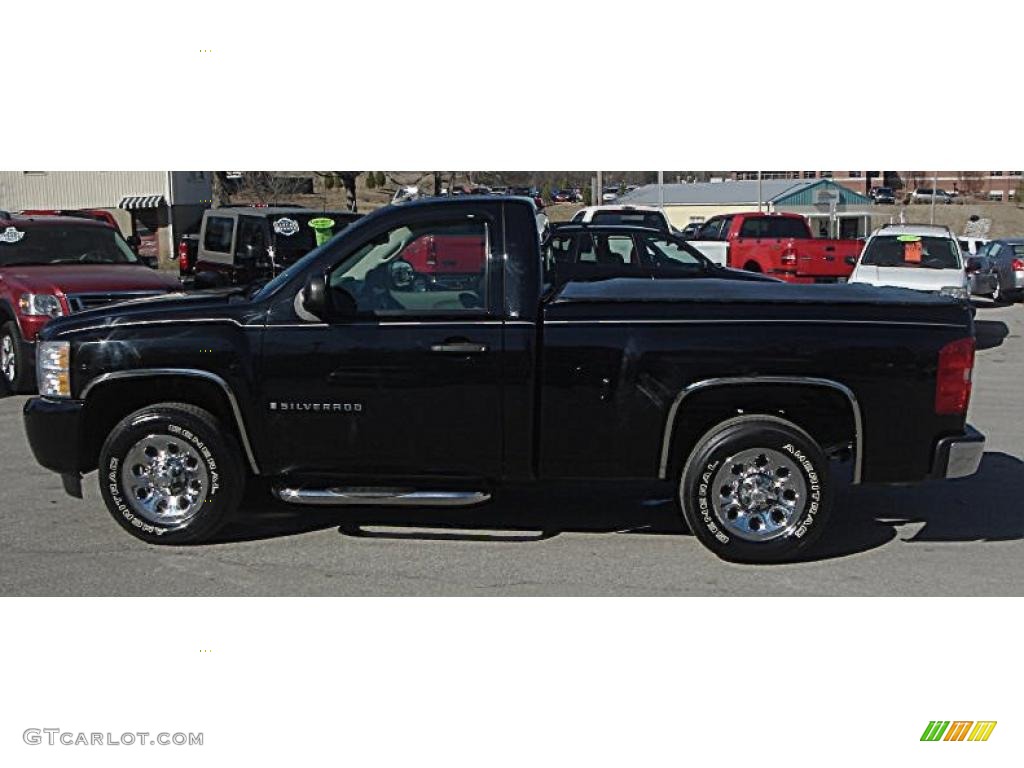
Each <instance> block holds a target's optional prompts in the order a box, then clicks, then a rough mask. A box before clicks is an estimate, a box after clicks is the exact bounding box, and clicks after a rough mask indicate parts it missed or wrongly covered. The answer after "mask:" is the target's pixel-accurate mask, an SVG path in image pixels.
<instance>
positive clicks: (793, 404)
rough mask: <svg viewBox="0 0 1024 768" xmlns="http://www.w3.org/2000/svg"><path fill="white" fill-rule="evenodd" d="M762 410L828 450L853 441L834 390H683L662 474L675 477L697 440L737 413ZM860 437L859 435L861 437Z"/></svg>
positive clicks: (845, 407)
mask: <svg viewBox="0 0 1024 768" xmlns="http://www.w3.org/2000/svg"><path fill="white" fill-rule="evenodd" d="M757 414H764V415H770V416H780V417H782V418H784V419H786V420H787V421H791V422H793V423H794V424H796V425H797V426H798V427H800V428H801V429H803V430H804V431H805V432H807V433H808V434H809V435H810V436H811V437H813V438H814V440H815V442H817V443H818V445H820V446H821V448H822V449H823V450H824V451H826V452H828V451H830V450H834V449H837V448H840V447H842V446H845V445H847V444H849V443H852V442H854V440H855V437H856V431H857V427H856V421H855V419H854V410H853V406H852V404H851V403H850V401H849V399H847V397H846V395H845V394H843V393H842V392H840V391H839V390H836V389H832V388H830V387H826V386H820V385H812V384H755V385H747V384H735V385H723V386H715V387H709V388H707V389H704V390H698V391H696V392H693V393H691V394H689V395H687V396H686V397H685V398H684V400H683V401H682V403H680V406H679V409H678V410H677V411H676V414H675V420H674V423H673V426H672V432H671V441H670V444H669V452H668V458H669V463H668V465H667V467H666V477H668V478H669V479H671V478H675V477H676V476H677V475H678V474H679V472H680V471H681V470H682V468H683V464H684V463H685V462H686V459H687V457H688V456H689V455H690V452H691V451H692V450H693V449H694V447H695V446H696V444H697V441H698V440H700V438H701V437H702V436H703V435H705V434H706V433H707V432H708V430H710V429H711V428H712V427H714V426H715V425H716V424H720V423H722V422H723V421H726V420H727V419H731V418H733V417H735V416H738V415H757ZM862 439H863V438H862Z"/></svg>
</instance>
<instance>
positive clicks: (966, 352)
mask: <svg viewBox="0 0 1024 768" xmlns="http://www.w3.org/2000/svg"><path fill="white" fill-rule="evenodd" d="M973 369H974V339H958V340H957V341H951V342H950V343H949V344H947V345H946V346H944V347H943V348H942V349H940V350H939V370H938V374H937V375H936V377H935V413H937V414H938V415H940V416H951V415H956V414H963V413H967V404H968V403H969V402H970V401H971V371H972V370H973Z"/></svg>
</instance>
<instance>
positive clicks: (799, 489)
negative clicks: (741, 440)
mask: <svg viewBox="0 0 1024 768" xmlns="http://www.w3.org/2000/svg"><path fill="white" fill-rule="evenodd" d="M709 491H710V492H709V496H710V497H711V502H712V507H713V509H714V511H715V515H716V516H717V517H718V520H719V522H720V523H721V524H722V527H723V528H725V530H726V531H728V532H729V533H731V534H733V535H735V536H738V537H739V538H741V539H746V540H747V541H769V540H771V539H775V538H779V537H780V536H785V535H787V534H788V533H790V532H791V531H792V530H793V529H795V528H796V526H797V525H798V523H799V522H800V518H801V516H802V515H803V512H804V509H805V508H806V506H807V483H806V482H805V481H804V476H803V473H802V472H801V471H800V469H799V467H798V466H797V464H796V462H795V461H793V459H791V458H790V457H789V456H787V455H786V454H784V453H782V452H780V451H776V450H773V449H771V448H750V449H747V450H744V451H741V452H739V453H737V454H735V455H734V456H730V457H729V458H727V459H726V460H725V461H723V462H722V466H721V467H719V469H718V471H717V472H716V473H715V477H714V480H713V481H712V486H711V488H710V489H709Z"/></svg>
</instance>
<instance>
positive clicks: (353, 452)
mask: <svg viewBox="0 0 1024 768" xmlns="http://www.w3.org/2000/svg"><path fill="white" fill-rule="evenodd" d="M213 215H215V214H211V217H212V216H213ZM216 215H220V214H216ZM242 215H243V213H242V212H239V213H238V216H239V217H240V216H242ZM270 215H271V217H273V216H276V215H279V214H278V213H271V214H270ZM619 215H620V217H621V215H622V214H619ZM631 215H632V214H631ZM232 218H234V217H232ZM621 221H622V219H621V218H620V222H621ZM735 221H736V219H735V218H733V219H732V220H731V221H730V228H732V227H733V223H734V222H735ZM775 221H781V220H780V219H774V218H771V217H768V222H769V223H772V222H775ZM644 223H645V222H643V221H640V222H637V223H633V222H629V223H606V222H604V221H602V219H601V217H600V216H599V215H598V212H592V213H591V214H590V215H589V221H581V222H575V223H568V224H565V225H560V226H555V227H553V228H552V230H551V233H550V235H549V236H548V237H547V238H545V239H544V240H543V241H542V240H541V238H539V237H538V227H537V207H536V205H535V204H533V203H531V202H530V201H529V200H527V199H523V198H522V197H495V196H486V197H485V196H472V197H470V196H466V197H460V196H457V197H447V198H426V199H423V200H418V201H412V202H409V203H405V204H402V205H392V206H386V207H384V208H382V209H380V210H378V211H375V212H373V213H371V214H369V215H367V216H365V217H363V218H361V219H359V220H357V221H354V222H353V223H351V224H349V225H348V226H346V227H344V228H343V229H341V231H340V232H339V233H338V234H336V235H335V236H334V237H333V238H332V239H331V240H330V241H329V242H328V243H327V244H325V245H324V246H323V247H321V248H317V249H315V250H313V251H311V252H310V253H309V254H307V255H306V256H305V257H304V258H303V259H300V260H299V261H297V262H294V263H293V264H292V265H291V266H290V267H289V268H288V269H285V270H283V271H280V272H278V273H277V274H276V276H275V277H273V279H271V280H270V281H269V282H267V283H265V284H262V285H257V286H255V287H252V288H248V289H243V288H241V287H237V288H234V289H228V290H225V291H220V292H206V293H203V292H197V293H194V294H192V295H188V296H180V297H170V298H167V297H165V298H161V299H159V300H143V301H136V302H128V303H124V304H119V305H117V306H112V307H101V308H96V309H88V310H85V311H81V312H77V313H72V314H67V313H56V314H59V315H61V316H58V317H55V318H54V319H52V320H51V321H50V322H49V323H48V324H47V325H46V326H45V327H44V328H43V329H42V330H41V331H40V332H39V333H38V351H37V363H38V364H37V369H38V373H39V392H40V394H39V396H38V397H36V398H33V399H31V400H29V401H28V403H27V404H26V406H25V410H24V421H25V429H26V433H27V435H28V440H29V444H30V446H31V449H32V451H33V454H34V455H35V457H36V459H37V461H38V462H39V463H40V464H41V465H42V466H44V467H46V468H47V469H50V470H52V471H54V472H57V473H59V474H60V475H61V477H62V480H63V483H64V487H65V490H67V491H68V493H70V494H71V495H73V496H76V497H78V498H81V496H82V478H83V475H84V474H87V473H91V472H94V471H97V475H98V481H99V489H100V493H101V495H102V498H103V501H104V503H105V505H106V507H107V509H108V511H109V513H110V514H111V515H112V517H113V518H114V519H115V520H116V521H117V523H118V524H119V525H121V526H122V527H123V528H124V529H125V530H126V531H127V532H129V533H130V534H132V535H133V536H136V537H138V538H140V539H142V540H144V541H147V542H151V543H155V544H160V543H166V544H179V543H184V542H200V541H207V540H209V539H210V538H211V537H212V536H214V535H215V534H216V532H217V531H218V530H219V529H220V528H221V527H222V526H224V525H225V524H227V523H228V522H229V521H230V520H232V519H233V518H234V517H235V516H236V515H237V514H239V513H240V512H241V511H242V507H241V500H242V498H243V495H244V493H245V491H246V486H247V485H248V484H249V483H250V481H251V479H252V478H253V477H255V476H259V477H260V479H261V483H265V484H266V486H268V487H270V488H271V489H272V490H273V493H274V494H275V495H276V497H277V498H278V499H280V500H281V501H283V502H285V503H288V504H295V505H306V506H318V505H356V506H365V505H368V504H377V505H399V506H410V505H411V506H431V505H434V506H436V505H442V506H467V505H473V504H480V503H484V502H486V501H487V500H489V499H490V498H491V497H492V496H493V495H494V494H495V493H500V492H501V491H502V489H503V488H505V487H506V486H508V485H512V484H514V485H522V484H529V483H542V482H549V481H559V480H565V479H568V478H574V479H576V480H581V479H582V480H586V481H588V482H589V483H591V484H598V483H603V482H622V481H627V480H636V479H647V480H654V481H658V482H662V483H664V484H665V486H666V490H668V489H671V495H672V496H673V497H675V498H676V499H678V501H679V504H680V513H681V515H682V516H683V517H684V518H685V520H686V522H687V524H688V526H689V528H690V530H691V531H692V532H693V534H694V535H695V536H696V537H697V538H698V540H700V541H701V542H702V543H703V544H704V545H705V546H707V547H708V548H709V549H710V550H711V551H713V552H714V553H715V554H717V555H719V556H720V557H724V558H728V559H732V560H739V561H747V562H771V561H778V560H790V559H793V558H795V557H799V556H800V554H801V553H802V552H804V551H805V550H806V549H807V547H808V546H810V545H811V544H812V543H813V542H814V541H815V540H817V539H818V538H819V537H820V536H821V534H822V533H823V532H824V531H825V530H826V529H827V528H828V527H829V524H830V523H829V518H830V516H831V514H832V512H833V509H834V502H833V492H834V485H835V482H834V480H833V478H832V470H831V467H830V460H831V458H836V457H841V456H845V455H849V456H850V457H852V460H851V463H852V470H851V471H852V475H853V481H854V482H855V483H862V482H864V483H908V482H916V481H921V480H926V479H941V478H955V477H963V476H966V475H970V474H972V473H973V472H975V471H976V469H977V467H978V465H979V463H980V461H981V456H982V452H983V450H984V444H985V442H984V437H983V436H982V435H980V434H979V433H978V432H976V431H975V430H973V429H971V428H970V427H969V426H968V425H967V423H966V413H967V408H968V403H969V399H970V394H971V371H972V368H973V364H974V346H975V345H974V338H973V319H972V315H971V312H970V310H969V308H968V307H967V306H966V305H965V304H964V303H963V302H962V301H958V300H956V299H954V298H951V297H949V296H945V295H941V294H940V293H934V294H933V293H925V292H918V291H908V290H896V289H891V288H884V287H875V286H871V285H835V284H833V285H788V284H785V283H784V282H782V281H780V280H778V279H776V278H774V277H772V276H770V275H769V274H767V273H765V274H755V273H753V272H750V271H744V270H734V269H730V268H728V267H725V266H722V265H717V264H713V263H712V262H711V261H710V260H709V259H708V258H707V257H706V256H705V255H703V254H702V253H701V252H700V251H699V250H697V248H695V247H694V244H693V243H690V242H687V241H686V240H684V239H683V238H682V237H681V236H680V235H679V234H678V233H676V232H674V231H671V230H670V229H669V228H667V227H665V226H664V225H663V224H661V223H658V225H657V226H643V224H644ZM11 226H12V227H14V230H13V234H11V235H9V236H6V237H8V238H9V239H10V240H11V241H12V242H13V244H14V245H15V246H17V244H18V243H20V242H22V241H24V243H29V242H30V236H31V234H32V233H28V232H26V231H25V230H23V229H21V228H19V227H18V226H17V223H15V224H12V225H11ZM81 226H89V224H87V223H83V224H82V225H81ZM93 226H95V227H100V226H101V225H98V224H97V225H93ZM207 226H208V227H212V226H213V225H212V224H210V223H209V222H207ZM216 226H217V227H221V226H223V229H222V230H221V231H222V232H223V233H227V232H228V230H229V229H230V231H231V233H232V235H231V239H232V242H233V243H234V238H236V237H238V235H237V227H238V226H239V225H238V224H237V223H234V222H232V223H231V226H230V227H228V225H227V224H223V225H221V224H218V225H216ZM717 226H718V227H719V230H721V229H724V222H719V223H718V225H717ZM771 226H772V227H773V226H775V225H774V223H772V224H771ZM751 227H756V228H757V232H756V233H755V232H754V230H753V229H751V230H750V231H749V232H747V233H746V234H745V235H744V238H742V239H747V238H748V237H754V239H757V238H756V237H755V235H756V234H761V235H762V237H761V238H760V239H762V240H767V241H769V242H772V241H774V240H777V239H782V240H785V241H787V242H788V241H789V240H790V239H793V240H803V239H804V238H802V237H791V233H789V232H781V233H775V232H773V231H771V227H768V224H767V223H766V222H765V221H760V220H756V219H751ZM766 227H767V228H766ZM741 228H742V226H741ZM40 229H42V228H40ZM97 231H99V230H97ZM103 232H104V235H105V236H106V237H107V238H108V240H112V238H113V237H114V235H115V234H116V233H114V232H113V230H110V229H109V228H106V229H104V230H103ZM776 234H778V235H779V237H775V235H776ZM910 236H911V235H910V233H900V234H896V233H892V236H891V238H890V235H889V234H886V235H884V236H883V235H879V239H882V238H883V237H884V238H885V239H886V242H885V243H880V244H879V246H878V249H879V250H878V252H879V259H880V260H882V261H884V262H885V264H888V263H889V261H895V260H896V258H897V257H898V258H900V259H902V261H903V262H904V263H909V264H917V265H918V268H920V269H930V268H931V265H932V262H933V260H934V259H937V258H939V256H940V252H941V244H940V243H932V242H931V241H930V240H929V238H931V237H932V235H930V234H928V235H916V236H915V237H918V239H917V240H912V239H907V238H908V237H910ZM901 238H903V239H901ZM222 239H223V240H224V241H225V242H226V241H227V239H228V236H227V234H223V235H222ZM889 239H892V240H893V241H894V242H895V243H897V244H898V245H895V246H893V245H892V244H890V243H889V242H888V241H889ZM112 242H114V243H115V246H114V248H115V251H116V252H117V253H119V254H120V255H119V256H117V258H121V259H124V260H125V261H127V262H129V263H130V262H131V257H130V255H129V254H130V253H131V252H130V249H127V250H125V249H121V247H120V246H119V245H117V241H116V240H112ZM915 243H916V245H915ZM4 247H6V245H0V248H4ZM933 249H934V253H933ZM93 250H94V249H93V248H92V247H91V246H90V247H87V248H85V249H72V250H71V251H68V255H67V258H69V259H72V260H79V255H81V256H82V257H83V258H87V259H92V258H93V256H91V255H89V256H86V254H92V253H93ZM79 251H81V254H79ZM798 253H804V251H799V252H798ZM866 253H872V254H873V253H874V250H873V249H872V248H871V244H870V243H869V248H868V249H866ZM950 254H955V255H958V254H959V250H958V247H957V244H956V243H955V241H954V242H953V243H952V250H947V251H946V256H949V255H950ZM45 258H47V259H49V258H51V257H50V256H47V257H45ZM113 258H115V257H114V256H112V257H111V259H113ZM812 258H813V256H812ZM126 268H127V267H126ZM29 304H30V305H31V301H30V302H29ZM52 306H53V305H52V304H47V303H46V302H43V304H41V305H40V306H39V307H38V308H39V309H41V310H46V309H47V307H50V308H52Z"/></svg>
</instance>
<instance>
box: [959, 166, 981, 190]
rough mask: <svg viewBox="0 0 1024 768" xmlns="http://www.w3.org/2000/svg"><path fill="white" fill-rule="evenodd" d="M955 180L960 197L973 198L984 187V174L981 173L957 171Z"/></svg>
mask: <svg viewBox="0 0 1024 768" xmlns="http://www.w3.org/2000/svg"><path fill="white" fill-rule="evenodd" d="M956 178H957V192H959V193H960V194H962V195H971V196H975V195H977V194H979V193H980V192H981V188H982V187H983V186H984V174H983V173H982V172H981V171H959V172H958V173H957V175H956Z"/></svg>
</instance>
